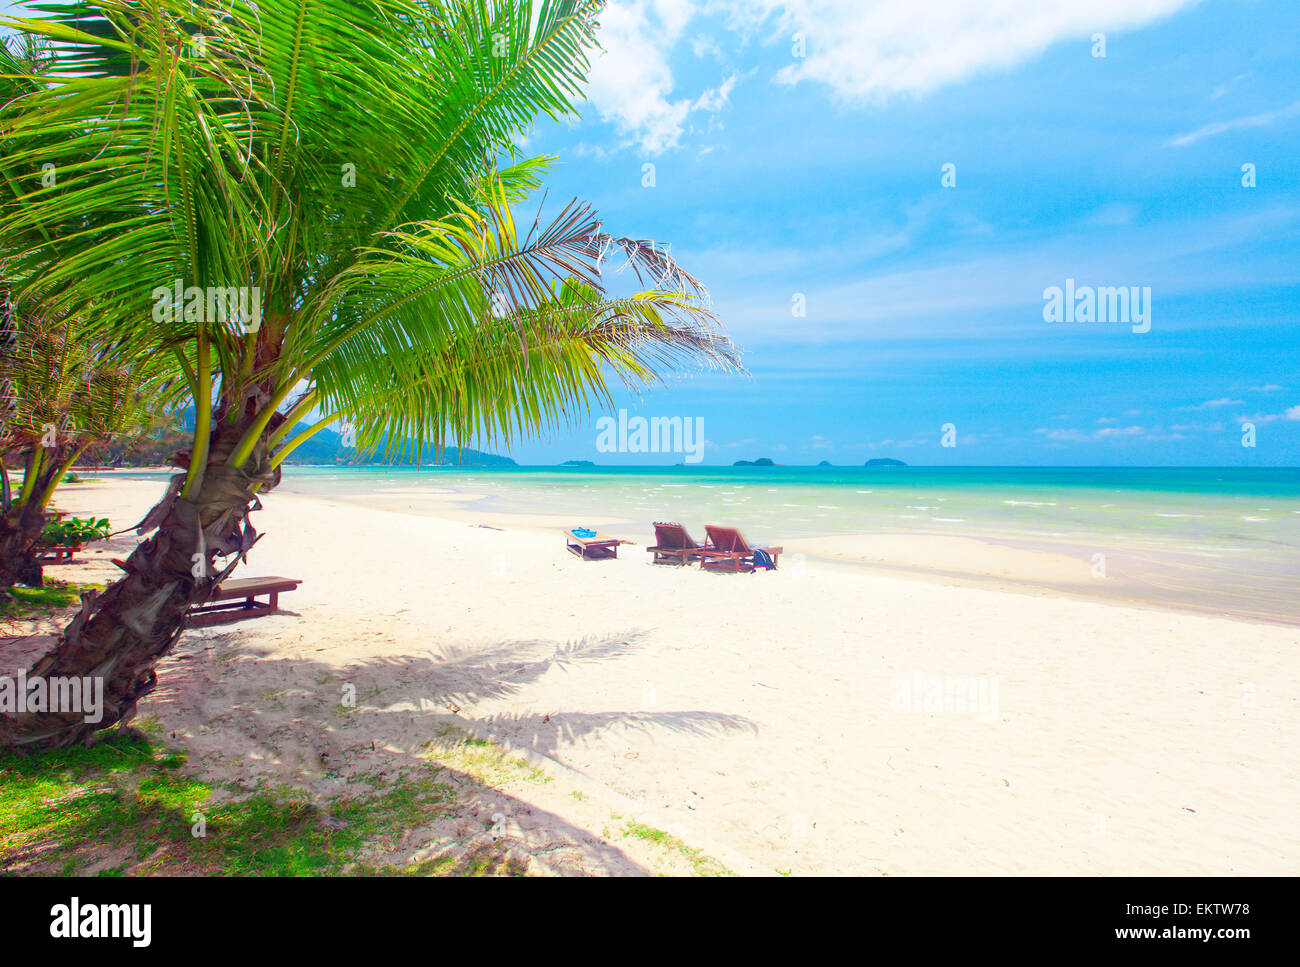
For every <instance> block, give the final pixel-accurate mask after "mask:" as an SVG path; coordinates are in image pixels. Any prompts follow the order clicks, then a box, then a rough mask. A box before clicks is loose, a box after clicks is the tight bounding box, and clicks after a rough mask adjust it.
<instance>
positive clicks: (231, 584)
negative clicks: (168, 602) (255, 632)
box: [189, 577, 302, 628]
mask: <svg viewBox="0 0 1300 967" xmlns="http://www.w3.org/2000/svg"><path fill="white" fill-rule="evenodd" d="M300 584H302V582H301V581H299V580H298V579H297V578H282V577H263V578H239V579H237V580H234V581H225V582H223V583H222V585H221V586H220V587H218V588H217V590H216V591H215V592H214V593H213V595H212V597H211V598H209V599H208V603H207V604H205V605H202V606H200V607H197V608H192V609H191V610H190V613H189V626H190V627H191V628H196V627H201V626H203V625H215V624H221V623H222V622H225V621H242V620H243V619H244V618H257V617H260V616H261V615H264V614H271V613H273V612H275V611H278V610H279V609H280V592H281V591H292V590H294V588H296V587H298V585H300ZM263 594H265V595H267V600H266V601H258V600H257V598H258V597H259V596H260V595H263Z"/></svg>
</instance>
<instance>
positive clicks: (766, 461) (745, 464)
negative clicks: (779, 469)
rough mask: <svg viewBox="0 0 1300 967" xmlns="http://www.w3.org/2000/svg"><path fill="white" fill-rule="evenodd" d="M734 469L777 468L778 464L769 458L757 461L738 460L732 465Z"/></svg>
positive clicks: (760, 458) (761, 458)
mask: <svg viewBox="0 0 1300 967" xmlns="http://www.w3.org/2000/svg"><path fill="white" fill-rule="evenodd" d="M732 466H733V467H775V466H776V464H775V463H773V462H772V461H771V459H770V458H768V457H759V458H758V459H757V460H737V461H736V462H735V463H733V464H732Z"/></svg>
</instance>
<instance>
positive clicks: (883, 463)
mask: <svg viewBox="0 0 1300 967" xmlns="http://www.w3.org/2000/svg"><path fill="white" fill-rule="evenodd" d="M866 466H868V467H906V466H907V464H905V463H904V462H903V461H902V460H894V459H893V458H891V457H872V458H871V459H870V460H868V461H867V462H866Z"/></svg>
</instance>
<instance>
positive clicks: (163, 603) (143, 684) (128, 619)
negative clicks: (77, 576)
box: [0, 419, 280, 749]
mask: <svg viewBox="0 0 1300 967" xmlns="http://www.w3.org/2000/svg"><path fill="white" fill-rule="evenodd" d="M251 422H252V420H251V419H245V420H241V421H240V423H239V424H236V425H228V424H226V423H225V422H224V421H223V420H218V421H217V425H216V426H215V427H214V430H213V435H212V440H211V444H210V449H209V452H208V459H207V461H206V465H205V470H204V477H203V483H202V486H201V487H200V488H199V491H198V493H197V495H196V496H195V497H194V498H193V499H189V500H187V499H185V498H182V497H180V496H179V494H180V487H181V483H182V481H183V480H184V475H183V474H182V475H178V476H176V477H173V478H172V483H171V486H170V487H169V488H168V491H167V495H166V496H165V497H164V498H163V499H162V501H160V502H159V503H158V504H157V506H155V507H154V508H153V510H152V511H150V512H149V515H148V516H147V517H146V518H145V520H144V521H142V522H141V526H142V529H144V528H148V527H152V526H154V525H156V526H157V528H158V530H157V533H155V534H154V535H153V536H152V537H151V538H149V540H147V541H145V542H144V543H142V544H140V545H139V546H138V547H137V548H136V549H135V552H134V553H133V554H132V555H131V556H130V557H129V558H128V559H127V561H126V572H127V573H126V575H125V576H124V577H122V579H121V580H119V581H118V582H117V583H116V584H114V585H112V586H111V587H110V588H108V589H107V590H106V591H104V592H103V593H102V594H96V593H95V592H93V591H92V592H87V593H85V594H83V595H82V605H81V610H80V612H78V614H77V615H76V617H75V618H73V620H72V621H71V623H70V624H69V625H68V627H67V629H66V630H65V631H64V632H63V635H62V636H61V637H60V639H59V643H58V645H57V647H56V648H55V649H54V650H53V651H51V652H50V653H49V654H47V655H46V656H45V657H43V658H41V659H40V660H38V661H37V662H36V663H35V664H34V665H33V666H32V668H31V669H30V670H29V671H28V672H27V679H28V681H29V682H30V681H31V680H33V679H36V678H43V679H45V680H46V681H47V682H49V681H51V680H53V679H57V678H65V677H66V678H73V677H75V678H82V679H84V678H87V677H91V678H100V679H102V681H103V717H102V719H101V720H100V721H98V722H96V723H93V724H91V723H87V722H86V721H85V715H84V714H83V713H81V712H67V711H63V712H28V713H24V714H21V715H4V716H0V748H20V749H21V748H26V749H54V748H62V747H65V746H68V745H72V744H75V743H78V742H84V741H86V740H87V739H89V737H90V736H91V734H92V733H93V732H96V731H98V730H100V729H105V728H108V727H109V726H112V725H114V724H116V723H118V722H125V721H129V720H130V719H131V717H132V716H133V715H134V714H135V708H136V703H137V702H139V700H140V699H141V698H142V697H144V696H145V695H147V694H149V693H150V692H151V691H153V689H154V686H155V684H156V681H157V678H156V676H155V674H154V666H155V665H157V663H158V660H159V659H160V658H162V657H163V656H164V655H166V654H167V653H168V652H169V651H170V650H171V649H172V647H173V646H174V645H175V644H176V639H177V638H179V637H180V633H181V631H182V630H184V626H185V615H186V613H187V612H188V611H189V609H190V608H191V607H192V606H193V605H195V604H201V603H203V602H205V601H207V599H208V597H209V596H210V595H211V593H212V591H213V589H214V588H215V587H216V585H217V584H218V583H220V581H221V580H223V579H224V578H225V576H226V575H227V574H229V573H230V571H232V570H233V569H234V567H235V564H237V563H238V561H239V560H240V556H241V555H242V553H243V552H244V551H247V550H248V548H249V547H250V546H252V543H253V542H254V541H255V540H256V533H255V532H254V530H253V528H252V526H251V525H250V524H248V523H247V518H248V515H249V513H250V511H252V510H255V509H257V506H258V505H257V496H256V495H257V493H258V492H265V491H267V490H270V489H271V488H272V487H274V486H275V484H276V483H278V482H279V478H280V473H279V470H278V469H273V468H272V467H271V464H270V460H269V459H268V452H267V446H266V436H265V434H264V435H263V437H262V439H261V440H260V441H259V443H258V444H257V446H256V448H255V449H254V451H253V454H252V456H251V458H250V459H249V460H248V462H247V463H246V464H245V465H244V467H243V468H242V469H237V468H234V467H231V466H229V465H228V464H227V463H226V459H227V457H229V455H230V453H231V451H232V450H234V448H235V445H236V443H237V442H238V441H239V439H240V437H241V436H242V435H243V432H244V430H245V429H246V428H247V427H248V426H249V425H250V424H251ZM200 531H201V534H202V536H201V537H200ZM218 553H221V554H233V555H235V556H234V558H233V560H231V561H230V562H229V565H228V566H227V567H226V568H225V570H224V571H221V572H217V571H215V570H214V568H213V566H212V560H213V558H214V557H215V556H216V555H217V554H218ZM195 555H199V556H198V557H196V556H195ZM200 562H201V563H202V565H203V566H202V567H200V566H199V563H200ZM195 572H198V573H199V574H200V575H202V576H199V577H196V575H195Z"/></svg>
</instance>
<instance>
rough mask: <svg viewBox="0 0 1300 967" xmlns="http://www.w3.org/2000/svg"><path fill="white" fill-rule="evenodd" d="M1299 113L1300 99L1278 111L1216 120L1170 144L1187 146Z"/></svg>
mask: <svg viewBox="0 0 1300 967" xmlns="http://www.w3.org/2000/svg"><path fill="white" fill-rule="evenodd" d="M1297 114H1300V101H1296V102H1295V103H1294V104H1288V105H1287V106H1286V107H1280V108H1278V109H1277V110H1276V111H1265V112H1264V113H1262V114H1251V115H1248V116H1246V117H1241V118H1233V119H1232V120H1231V121H1215V122H1214V123H1213V124H1207V125H1205V126H1203V127H1199V128H1197V129H1196V130H1195V131H1189V132H1187V133H1186V134H1180V135H1179V136H1178V137H1176V138H1174V139H1173V140H1171V141H1170V142H1169V144H1170V146H1171V147H1175V148H1185V147H1187V146H1188V145H1189V144H1195V143H1196V142H1197V141H1200V140H1202V139H1203V138H1210V137H1213V136H1214V135H1216V134H1225V133H1226V132H1228V131H1237V130H1240V129H1241V128H1262V127H1264V126H1266V125H1269V124H1272V123H1273V122H1274V121H1277V120H1279V119H1281V118H1287V117H1293V116H1295V115H1297Z"/></svg>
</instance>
